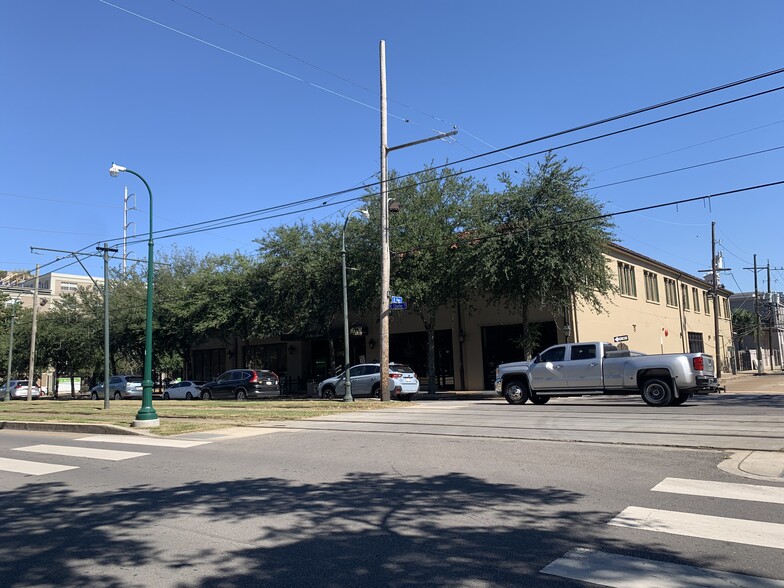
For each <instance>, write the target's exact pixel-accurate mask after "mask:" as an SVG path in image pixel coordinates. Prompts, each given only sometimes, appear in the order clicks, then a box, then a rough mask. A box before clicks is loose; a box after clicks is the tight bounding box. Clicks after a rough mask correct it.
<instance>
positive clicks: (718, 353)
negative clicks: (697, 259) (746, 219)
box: [711, 221, 722, 378]
mask: <svg viewBox="0 0 784 588" xmlns="http://www.w3.org/2000/svg"><path fill="white" fill-rule="evenodd" d="M711 270H713V271H712V274H713V332H714V333H713V336H714V337H715V340H716V377H717V378H720V377H721V352H722V349H721V338H720V337H719V277H718V274H717V273H716V222H715V221H713V222H711Z"/></svg>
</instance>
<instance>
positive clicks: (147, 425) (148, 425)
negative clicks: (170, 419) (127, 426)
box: [131, 419, 161, 429]
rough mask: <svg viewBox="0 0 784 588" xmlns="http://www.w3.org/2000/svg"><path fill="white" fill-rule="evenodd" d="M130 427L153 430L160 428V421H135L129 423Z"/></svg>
mask: <svg viewBox="0 0 784 588" xmlns="http://www.w3.org/2000/svg"><path fill="white" fill-rule="evenodd" d="M131 426H132V427H136V428H139V429H155V428H157V427H160V426H161V419H148V420H145V421H140V420H139V419H136V420H135V421H133V422H132V423H131Z"/></svg>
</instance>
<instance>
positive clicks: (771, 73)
mask: <svg viewBox="0 0 784 588" xmlns="http://www.w3.org/2000/svg"><path fill="white" fill-rule="evenodd" d="M99 1H100V2H103V3H105V4H108V5H111V6H114V5H113V4H111V3H109V2H106V0H99ZM117 8H119V9H120V10H123V11H125V12H130V11H127V10H125V9H124V8H120V7H117ZM131 14H135V13H131ZM141 18H145V17H141ZM782 72H784V68H779V69H776V70H771V71H769V72H765V73H761V74H757V75H755V76H751V77H747V78H744V79H742V80H737V81H734V82H729V83H727V84H723V85H721V86H716V87H714V88H710V89H707V90H702V91H699V92H695V93H693V94H689V95H687V96H681V97H679V98H674V99H671V100H667V101H665V102H660V103H658V104H654V105H651V106H647V107H643V108H639V109H636V110H633V111H629V112H626V113H624V114H620V115H616V116H612V117H608V118H605V119H602V120H599V121H594V122H591V123H586V124H583V125H579V126H577V127H572V128H570V129H566V130H563V131H559V132H556V133H551V134H549V135H544V136H541V137H537V138H534V139H529V140H526V141H523V142H520V143H516V144H514V145H509V146H507V147H503V148H501V149H496V150H493V151H489V152H486V153H485V154H482V155H477V156H473V157H470V158H466V159H463V160H458V161H455V162H452V163H450V164H445V165H439V166H435V167H433V168H432V169H434V170H437V169H442V168H444V167H447V166H454V165H458V164H460V163H464V162H466V161H470V160H474V159H477V158H478V157H480V156H484V155H490V154H494V153H497V152H501V151H506V150H509V149H514V148H517V147H520V146H524V145H529V144H532V143H536V142H539V141H543V140H546V139H549V138H553V137H558V136H562V135H565V134H568V133H572V132H576V131H578V130H583V129H587V128H591V127H595V126H598V125H601V124H606V123H608V122H612V121H616V120H621V119H624V118H628V117H630V116H633V115H636V114H640V113H643V112H648V111H651V110H654V109H658V108H663V107H665V106H669V105H672V104H676V103H679V102H683V101H685V100H690V99H693V98H697V97H700V96H705V95H707V94H711V93H714V92H718V91H721V90H724V89H728V88H731V87H735V86H739V85H742V84H747V83H750V82H752V81H756V80H760V79H763V78H766V77H770V76H774V75H778V74H780V73H782ZM781 89H784V86H779V87H776V88H773V89H769V90H764V91H762V92H757V93H754V94H749V95H746V96H742V97H739V98H735V99H732V100H728V101H725V102H721V103H717V104H713V105H709V106H706V107H703V108H698V109H695V110H692V111H687V112H684V113H680V114H676V115H672V116H669V117H664V118H661V119H657V120H654V121H649V122H646V123H642V124H640V125H634V126H632V127H626V128H624V129H619V130H616V131H612V132H609V133H604V134H600V135H595V136H593V137H588V138H585V139H581V140H579V141H574V142H571V143H565V144H563V145H560V146H557V147H550V148H549V149H546V150H540V151H536V152H532V153H527V154H525V155H521V156H517V157H515V158H513V159H511V161H517V160H520V159H524V158H528V157H533V156H536V155H542V154H544V153H547V152H549V151H553V150H556V149H564V148H567V147H572V146H575V145H579V144H583V143H587V142H590V141H595V140H598V139H603V138H607V137H610V136H614V135H618V134H621V133H625V132H629V131H632V130H637V129H640V128H644V127H648V126H652V125H655V124H659V123H662V122H666V121H670V120H674V119H677V118H682V117H685V116H689V115H692V114H696V113H699V112H704V111H707V110H711V109H714V108H718V107H721V106H726V105H728V104H733V103H736V102H739V101H742V100H747V99H750V98H755V97H759V96H762V95H765V94H769V93H772V92H776V91H779V90H781ZM502 163H506V162H499V163H492V164H487V165H483V166H478V167H475V168H471V169H468V170H461V171H459V172H455V173H453V174H451V175H450V176H448V177H453V176H459V175H464V174H468V173H471V172H474V171H479V170H483V169H487V168H490V167H494V166H496V165H501V164H502ZM415 173H417V172H412V173H409V174H405V175H401V176H398V179H404V178H407V177H411V176H413V175H415ZM443 179H446V178H440V179H436V180H430V181H441V180H443ZM379 185H380V182H374V183H371V184H362V185H361V186H357V187H353V188H348V189H344V190H338V191H335V192H331V193H328V194H323V195H320V196H316V197H311V198H305V199H301V200H298V201H292V202H289V203H286V204H282V205H277V206H274V207H269V208H262V209H257V210H254V211H249V212H245V213H240V214H236V215H230V216H226V217H220V218H217V219H211V220H208V221H201V222H198V223H191V224H188V225H181V226H178V227H173V228H169V229H164V230H163V231H154V232H153V234H160V233H161V232H166V231H171V230H182V229H185V228H190V227H194V228H195V227H201V226H204V225H209V224H215V223H219V222H222V221H228V220H231V219H239V218H245V217H250V216H254V215H258V214H263V213H266V212H270V211H273V210H282V209H285V208H290V207H294V206H297V205H300V204H305V203H309V202H314V201H317V200H323V201H324V202H323V205H326V204H327V200H328V199H331V198H334V197H337V196H340V195H344V194H348V193H351V192H356V191H358V190H362V189H364V190H366V191H370V190H371V189H372V188H375V187H378V186H379ZM354 200H356V199H354ZM346 202H349V200H344V201H339V202H337V203H332V204H331V205H335V204H344V203H346ZM316 208H320V207H309V208H306V209H302V210H299V211H295V212H290V213H288V214H295V213H299V212H307V211H310V210H314V209H316ZM279 216H282V215H273V216H271V217H269V218H277V217H279ZM261 220H269V219H268V218H259V219H251V220H245V221H242V222H232V223H230V224H224V225H219V226H215V227H212V229H219V228H226V227H229V226H236V225H238V224H246V223H248V222H258V221H261ZM192 232H202V231H201V230H199V231H196V230H194V231H192ZM181 234H183V233H176V234H172V235H169V236H179V235H181ZM119 240H120V238H114V239H107V240H106V241H107V242H118V241H119ZM100 243H101V241H96V242H93V243H91V244H90V245H87V246H86V247H84V249H86V248H88V247H91V246H93V245H96V244H100ZM57 261H58V260H55V261H53V262H50V263H49V264H45V265H50V264H51V263H56V262H57ZM42 267H43V266H42Z"/></svg>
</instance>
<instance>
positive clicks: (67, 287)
mask: <svg viewBox="0 0 784 588" xmlns="http://www.w3.org/2000/svg"><path fill="white" fill-rule="evenodd" d="M78 289H79V286H78V285H77V284H74V283H73V282H60V291H62V292H76V291H77V290H78Z"/></svg>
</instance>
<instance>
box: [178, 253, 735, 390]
mask: <svg viewBox="0 0 784 588" xmlns="http://www.w3.org/2000/svg"><path fill="white" fill-rule="evenodd" d="M605 258H606V260H607V263H608V266H609V267H610V269H611V271H612V273H613V275H615V277H616V289H615V291H614V292H612V293H610V294H609V295H608V296H606V298H605V300H604V302H603V307H604V308H603V310H602V311H601V312H596V311H595V310H593V309H592V308H588V307H586V306H585V305H584V304H581V303H580V302H579V301H573V302H572V304H571V307H570V308H567V309H557V310H553V309H543V308H535V307H534V308H531V309H530V311H529V322H530V323H533V324H535V325H536V330H537V332H538V333H539V348H540V349H545V348H546V347H549V346H550V345H555V344H557V343H562V342H565V341H567V340H568V341H570V342H579V341H609V342H613V341H614V340H615V339H616V338H617V339H618V344H619V345H620V346H621V347H624V346H626V347H628V348H630V349H634V350H636V351H641V352H643V353H649V354H656V353H683V352H705V353H708V354H710V355H712V356H714V357H715V358H717V363H718V364H719V366H720V368H721V370H722V371H723V372H724V371H728V370H729V369H731V365H732V364H731V363H730V360H731V358H732V327H731V313H730V305H729V297H730V295H731V294H732V293H731V292H730V291H728V290H726V289H724V288H723V287H719V288H718V289H717V300H716V306H715V307H714V300H713V287H712V285H711V284H710V283H708V282H706V281H705V280H704V279H702V278H699V277H697V276H693V275H689V274H687V273H685V272H683V271H681V270H678V269H677V268H674V267H671V266H668V265H666V264H662V263H660V262H658V261H656V260H654V259H652V258H649V257H647V256H644V255H641V254H639V253H636V252H634V251H632V250H630V249H627V248H625V247H621V246H619V245H610V246H609V247H608V249H607V251H606V253H605ZM403 296H404V297H405V294H404V293H403ZM350 325H351V326H350V341H349V347H350V356H351V357H350V361H351V363H352V364H355V363H363V362H374V361H378V360H379V347H378V341H379V338H380V335H379V333H380V329H379V322H378V316H377V315H370V314H365V315H353V316H351V317H350ZM342 333H343V328H342V324H341V323H336V324H335V325H333V328H332V329H331V332H330V335H331V336H330V337H329V338H328V337H326V336H325V337H316V338H312V339H295V340H285V338H273V339H268V340H259V341H239V340H234V341H232V342H231V343H230V345H228V346H227V345H225V344H224V343H222V342H213V343H211V344H210V343H207V344H205V345H201V346H199V347H197V348H195V349H194V350H193V352H192V357H191V365H190V366H189V370H188V371H189V377H192V378H194V379H210V378H212V377H214V376H216V375H219V374H220V373H221V372H223V371H225V370H227V369H232V368H238V367H252V368H264V369H272V370H274V371H276V372H277V373H279V374H280V375H283V376H284V378H285V379H284V382H285V383H286V386H287V388H288V391H292V392H293V391H300V392H302V391H303V390H305V389H306V388H309V387H310V388H312V386H313V383H314V382H318V381H320V380H321V379H323V378H325V377H327V376H328V375H329V374H330V372H331V367H332V366H331V362H330V357H335V358H336V360H335V364H336V365H342V364H343V363H344V359H343V349H344V345H343V335H342ZM522 333H523V325H522V318H521V316H519V315H518V314H516V313H514V312H512V311H510V310H509V309H508V308H505V307H504V306H498V305H496V306H493V305H488V304H486V303H484V302H483V301H481V300H475V301H473V304H463V305H460V304H459V305H457V306H456V307H454V308H444V309H442V310H441V311H440V312H439V313H438V316H437V318H436V333H435V365H436V378H437V386H438V388H439V389H441V390H487V389H491V388H492V386H493V379H494V372H495V367H496V366H497V365H498V364H500V363H504V362H509V361H517V360H520V359H524V358H523V355H522V352H521V350H520V349H521V346H520V339H521V336H522ZM389 345H390V359H391V360H392V361H395V362H401V363H407V364H409V365H411V367H413V368H414V370H415V371H416V372H417V374H418V376H419V378H420V381H421V382H422V388H423V390H424V389H427V385H428V382H427V333H426V332H425V331H424V328H423V325H422V322H421V320H420V319H419V318H418V317H417V316H416V314H415V313H413V312H410V311H393V314H392V316H391V319H390V342H389ZM330 346H332V347H333V352H332V353H330Z"/></svg>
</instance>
